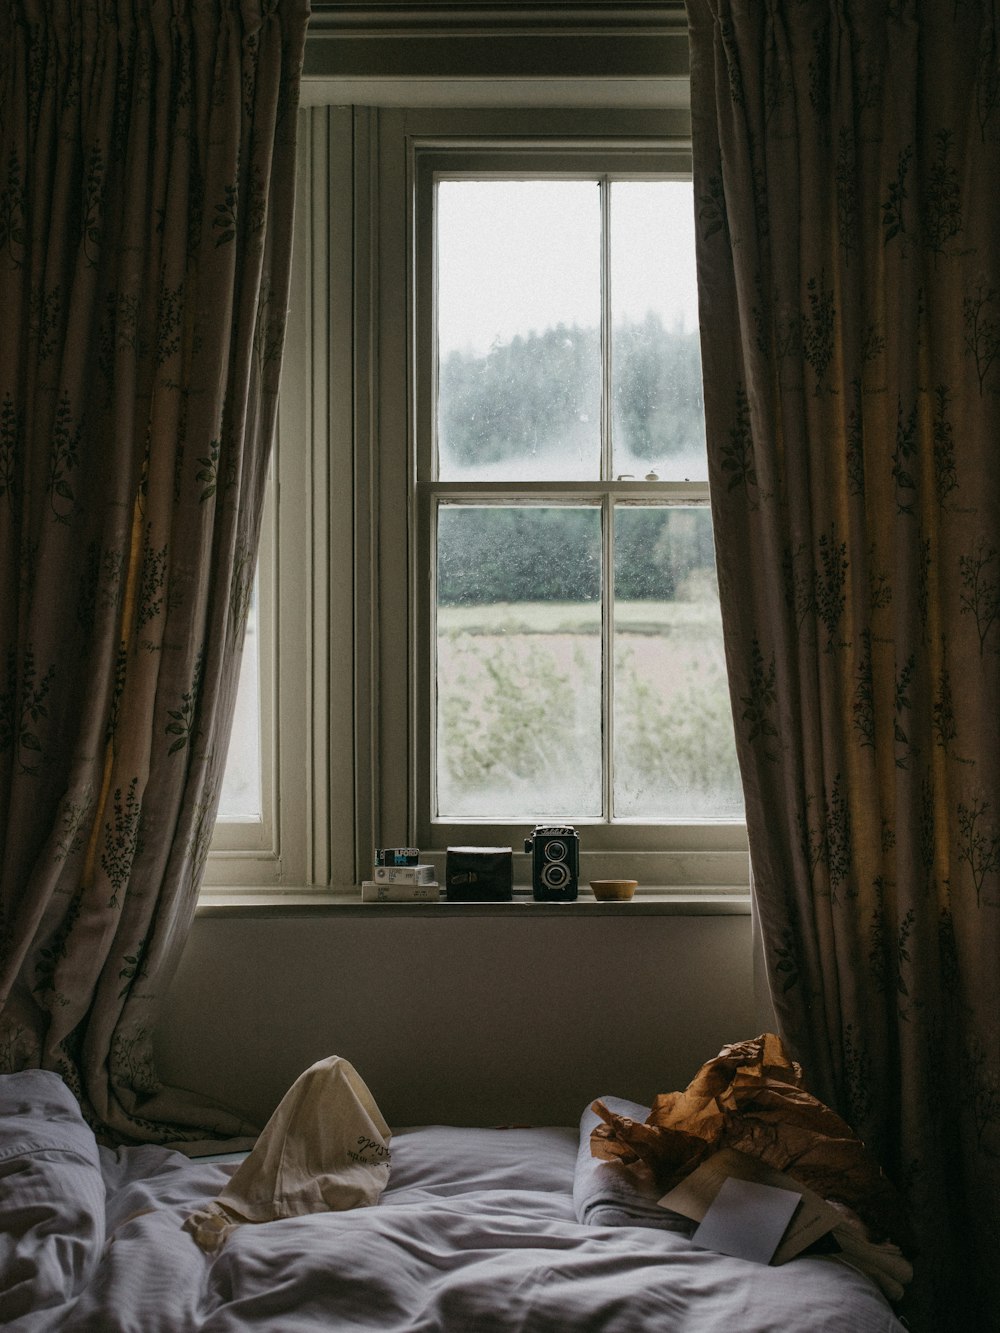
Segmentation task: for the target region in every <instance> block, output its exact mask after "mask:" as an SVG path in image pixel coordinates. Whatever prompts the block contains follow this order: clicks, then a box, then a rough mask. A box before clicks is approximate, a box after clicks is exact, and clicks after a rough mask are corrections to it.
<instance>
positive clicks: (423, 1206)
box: [0, 1071, 903, 1333]
mask: <svg viewBox="0 0 1000 1333" xmlns="http://www.w3.org/2000/svg"><path fill="white" fill-rule="evenodd" d="M588 1114H590V1112H589V1111H588V1110H587V1109H586V1108H584V1111H583V1117H582V1122H581V1123H582V1126H583V1133H581V1126H580V1125H578V1126H566V1127H538V1128H497V1129H483V1128H460V1127H451V1126H445V1125H429V1126H419V1127H411V1128H403V1129H399V1130H396V1131H395V1132H394V1133H393V1134H392V1139H391V1151H392V1160H391V1169H390V1172H389V1177H388V1184H387V1186H386V1188H385V1189H384V1191H383V1192H382V1193H381V1197H380V1198H379V1200H378V1202H377V1203H375V1204H374V1205H372V1206H368V1207H359V1208H352V1209H350V1210H347V1211H323V1212H316V1213H312V1214H310V1215H307V1216H294V1217H288V1218H285V1219H282V1220H278V1221H272V1222H267V1223H265V1224H262V1225H242V1226H238V1227H236V1228H235V1229H234V1230H233V1232H232V1233H231V1234H230V1235H228V1236H227V1238H226V1241H225V1243H224V1244H222V1245H221V1246H220V1248H219V1249H218V1250H217V1251H216V1252H215V1253H206V1252H205V1251H204V1250H203V1249H202V1248H200V1247H199V1245H198V1244H197V1243H196V1242H195V1240H194V1239H193V1238H192V1235H191V1234H190V1233H189V1231H187V1230H185V1228H184V1223H185V1220H186V1219H188V1218H189V1217H190V1215H191V1214H192V1213H194V1212H196V1211H197V1210H198V1209H199V1208H202V1207H204V1206H205V1205H206V1203H207V1202H208V1201H210V1200H212V1199H214V1198H215V1196H216V1195H218V1194H219V1193H220V1190H222V1189H223V1187H224V1186H225V1185H226V1183H227V1181H229V1180H230V1178H231V1177H232V1176H233V1173H234V1172H235V1171H236V1170H237V1165H238V1163H239V1162H240V1160H241V1159H240V1157H239V1156H230V1157H223V1158H221V1159H220V1158H202V1159H191V1158H189V1157H186V1156H184V1155H182V1154H181V1153H179V1152H176V1151H173V1150H171V1149H169V1148H162V1147H154V1146H140V1147H127V1148H119V1149H116V1150H115V1149H110V1148H106V1147H103V1146H98V1144H97V1142H96V1141H95V1138H94V1135H93V1133H92V1132H91V1130H90V1129H89V1128H88V1126H87V1125H86V1124H85V1122H84V1120H83V1119H82V1117H81V1115H80V1112H79V1108H78V1105H77V1103H76V1101H75V1099H74V1098H73V1096H72V1094H71V1093H70V1092H69V1090H68V1089H67V1088H66V1087H65V1085H64V1084H63V1083H62V1082H61V1080H60V1079H59V1078H58V1077H57V1076H56V1075H54V1074H51V1073H46V1072H42V1071H27V1072H24V1073H20V1074H10V1075H4V1076H0V1323H2V1324H3V1325H4V1326H5V1327H9V1328H12V1329H16V1330H24V1331H25V1333H35V1331H36V1330H49V1329H59V1330H76V1329H80V1330H99V1331H100V1333H111V1331H112V1330H137V1331H138V1330H141V1333H159V1331H160V1330H163V1331H164V1333H166V1331H167V1330H170V1331H171V1333H174V1331H176V1330H205V1333H208V1331H209V1330H211V1331H212V1333H221V1331H222V1330H233V1331H235V1330H253V1329H268V1330H277V1331H279V1333H294V1331H295V1330H300V1329H301V1330H307V1329H319V1330H331V1329H332V1330H352V1329H380V1330H427V1331H430V1330H460V1331H464V1330H473V1331H474V1333H493V1331H494V1330H495V1331H496V1333H500V1330H504V1331H507V1330H515V1329H516V1330H524V1331H525V1333H543V1331H544V1330H609V1331H610V1330H621V1331H622V1333H644V1331H645V1330H654V1329H655V1330H657V1331H658V1333H662V1331H663V1330H672V1329H679V1330H684V1333H699V1330H706V1331H707V1330H713V1331H714V1330H721V1329H736V1328H738V1329H740V1330H743V1331H744V1333H754V1331H755V1330H760V1331H761V1333H763V1330H775V1329H781V1330H782V1333H794V1331H795V1330H798V1329H801V1330H809V1333H834V1331H835V1330H842V1331H843V1333H869V1331H871V1333H876V1331H877V1333H903V1325H902V1324H901V1323H899V1321H898V1320H897V1319H896V1318H895V1316H894V1315H893V1313H892V1310H891V1307H890V1305H889V1303H888V1302H887V1300H886V1299H885V1298H884V1296H883V1295H882V1293H881V1292H880V1291H879V1289H878V1288H877V1286H876V1285H875V1284H874V1283H873V1282H872V1281H870V1280H869V1278H868V1277H866V1276H865V1275H864V1274H863V1273H861V1272H859V1271H857V1270H856V1269H855V1268H853V1267H852V1266H850V1265H849V1264H847V1263H845V1262H843V1261H842V1260H841V1259H838V1258H836V1257H830V1256H808V1257H800V1258H797V1259H794V1260H793V1261H792V1262H790V1263H787V1264H784V1265H783V1266H781V1267H771V1266H764V1265H761V1264H755V1263H750V1262H746V1261H744V1260H739V1259H734V1258H727V1257H726V1256H724V1255H720V1254H716V1253H712V1252H709V1251H707V1250H703V1249H698V1248H697V1247H695V1246H694V1245H693V1244H692V1241H691V1234H690V1232H691V1228H690V1225H685V1224H683V1223H681V1222H677V1221H676V1220H675V1221H673V1222H671V1221H670V1220H669V1216H668V1220H667V1221H666V1223H665V1225H664V1224H661V1225H644V1224H640V1225H632V1224H626V1225H621V1224H620V1223H621V1221H622V1218H621V1217H616V1216H615V1200H614V1199H613V1198H599V1197H597V1196H596V1195H595V1193H594V1189H593V1184H592V1182H593V1179H594V1176H593V1171H594V1165H593V1160H592V1158H591V1155H590V1151H589V1142H588V1138H589V1133H588V1131H587V1115H588ZM581 1218H584V1219H585V1220H581ZM639 1220H640V1221H641V1220H642V1219H639ZM625 1221H626V1223H630V1219H628V1218H625ZM656 1221H657V1219H656V1218H653V1219H652V1222H653V1223H655V1222H656Z"/></svg>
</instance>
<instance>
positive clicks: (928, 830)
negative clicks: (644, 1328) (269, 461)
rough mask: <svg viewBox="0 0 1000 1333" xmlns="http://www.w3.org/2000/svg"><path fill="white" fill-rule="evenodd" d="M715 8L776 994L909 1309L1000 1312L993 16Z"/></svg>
mask: <svg viewBox="0 0 1000 1333" xmlns="http://www.w3.org/2000/svg"><path fill="white" fill-rule="evenodd" d="M688 13H689V19H690V23H691V29H692V33H691V41H692V57H691V59H692V66H691V89H692V100H693V117H694V121H693V125H694V130H693V133H694V162H695V196H696V211H697V222H698V244H699V260H698V264H699V286H700V301H701V320H702V345H703V365H704V375H705V394H706V413H707V421H708V432H709V451H710V460H711V462H710V468H711V484H712V496H713V499H712V505H713V515H714V522H715V531H716V542H717V548H718V565H719V580H720V591H721V597H722V602H723V618H724V626H725V634H726V644H727V655H728V664H729V673H730V682H731V695H732V703H733V710H734V717H735V720H736V727H737V738H738V748H739V754H740V763H741V769H742V774H743V780H744V787H745V792H746V806H747V821H748V829H749V838H750V851H751V861H752V866H753V875H754V893H755V907H756V910H757V913H758V917H759V922H760V927H761V932H762V936H763V941H764V948H765V953H766V962H767V970H768V975H769V981H770V988H771V993H772V996H773V999H774V1003H775V1007H776V1012H777V1015H778V1021H779V1025H780V1028H781V1032H782V1035H783V1036H784V1037H785V1039H786V1040H787V1041H788V1043H789V1045H790V1046H791V1047H792V1049H793V1050H794V1052H795V1054H796V1055H797V1057H798V1058H799V1059H801V1060H802V1061H803V1063H804V1065H805V1069H806V1074H807V1081H808V1082H809V1084H810V1086H811V1089H812V1090H813V1091H814V1092H815V1093H816V1094H817V1095H819V1096H821V1097H822V1098H823V1099H824V1100H826V1101H828V1102H829V1103H831V1104H832V1105H833V1106H834V1107H836V1108H837V1109H838V1110H839V1111H840V1112H841V1113H842V1114H843V1115H844V1116H845V1117H846V1118H847V1119H848V1120H849V1121H850V1122H851V1123H852V1124H853V1125H854V1126H855V1127H856V1128H857V1129H858V1130H859V1132H860V1133H861V1134H862V1136H863V1137H864V1138H865V1139H866V1140H867V1141H868V1143H869V1145H870V1146H871V1147H872V1148H873V1149H874V1151H875V1152H876V1154H877V1156H878V1157H879V1158H880V1160H881V1161H882V1163H883V1165H884V1166H885V1168H886V1169H887V1170H888V1172H889V1173H890V1175H891V1176H892V1177H894V1179H895V1181H896V1183H897V1184H898V1185H899V1187H900V1188H901V1189H902V1190H903V1192H904V1194H905V1197H906V1199H907V1201H908V1204H909V1207H910V1211H911V1214H912V1218H913V1222H914V1226H915V1230H916V1237H917V1244H918V1253H917V1271H918V1278H919V1280H918V1282H917V1283H915V1291H914V1298H913V1318H914V1321H915V1325H916V1326H927V1327H933V1328H934V1329H935V1330H944V1329H948V1328H952V1327H955V1328H958V1327H970V1328H971V1327H976V1328H987V1327H997V1324H996V1322H995V1321H996V1320H997V1314H996V1305H995V1299H994V1300H993V1301H990V1302H989V1303H987V1287H988V1286H992V1285H995V1269H996V1259H997V1256H998V1255H1000V1005H998V998H1000V996H998V972H1000V789H998V776H1000V744H998V741H1000V724H998V718H1000V672H998V664H1000V453H998V441H1000V190H998V188H997V183H998V182H1000V61H998V37H1000V34H998V16H997V10H996V7H995V5H994V4H992V3H991V2H990V0H948V3H946V4H945V3H942V4H936V5H932V4H918V3H916V0H893V3H889V4H885V5H881V4H879V5H876V4H872V3H870V0H837V3H833V0H798V2H797V3H792V0H688ZM921 1284H922V1289H921ZM994 1297H995V1293H994ZM932 1311H933V1313H932ZM991 1320H992V1321H994V1322H992V1323H991V1322H990V1321H991Z"/></svg>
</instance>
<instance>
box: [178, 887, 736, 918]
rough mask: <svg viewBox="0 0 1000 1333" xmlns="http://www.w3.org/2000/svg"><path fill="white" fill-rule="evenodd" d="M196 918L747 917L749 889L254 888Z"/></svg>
mask: <svg viewBox="0 0 1000 1333" xmlns="http://www.w3.org/2000/svg"><path fill="white" fill-rule="evenodd" d="M195 911H196V915H197V916H229V915H237V916H256V915H257V914H258V913H266V914H267V915H268V916H292V917H295V916H313V915H333V914H336V915H338V916H350V917H359V916H365V917H372V918H375V917H379V916H390V917H393V918H398V917H419V918H423V919H427V918H431V917H437V918H440V919H449V920H454V919H456V918H458V917H470V916H477V917H507V918H508V919H520V920H527V919H531V918H537V917H541V916H562V917H567V918H570V917H572V918H575V919H577V920H584V919H587V920H590V919H593V918H594V917H628V916H748V915H749V913H750V895H749V893H740V892H733V891H732V890H731V889H726V890H722V891H719V892H711V891H708V892H706V891H703V890H695V891H693V892H691V891H685V890H683V889H673V890H667V889H646V890H645V891H644V892H641V893H637V894H636V896H635V897H634V898H632V899H630V900H628V901H626V902H598V901H597V900H596V899H595V898H594V896H593V894H592V893H590V892H589V890H581V893H580V896H579V898H578V899H577V900H576V902H572V903H537V902H535V901H534V899H533V898H532V897H531V896H530V894H525V893H517V892H515V896H514V899H513V901H512V902H500V903H466V902H446V901H445V900H444V899H442V900H441V901H440V902H436V903H363V902H362V901H361V891H360V889H355V890H354V891H352V892H343V893H331V892H329V891H328V890H327V891H323V890H319V891H315V892H309V891H308V890H300V891H299V892H294V893H291V892H290V893H274V892H273V891H272V892H254V891H253V890H247V891H245V892H244V891H240V890H229V891H227V892H224V893H219V892H212V891H206V892H204V893H202V895H201V897H200V898H199V900H198V906H197V908H196V909H195Z"/></svg>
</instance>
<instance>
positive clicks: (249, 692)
mask: <svg viewBox="0 0 1000 1333" xmlns="http://www.w3.org/2000/svg"><path fill="white" fill-rule="evenodd" d="M262 807H263V802H262V799H261V790H260V681H259V673H258V656H257V582H256V580H254V586H253V596H252V598H251V602H250V611H249V613H248V615H247V628H246V636H245V638H244V640H243V661H242V663H241V665H240V684H239V689H238V690H237V693H236V708H235V712H234V714H233V730H232V734H231V735H230V738H229V753H228V755H227V756H226V773H225V777H224V778H223V780H222V794H221V796H220V797H219V814H218V818H219V819H220V820H238V819H239V820H246V819H260V818H261V816H262Z"/></svg>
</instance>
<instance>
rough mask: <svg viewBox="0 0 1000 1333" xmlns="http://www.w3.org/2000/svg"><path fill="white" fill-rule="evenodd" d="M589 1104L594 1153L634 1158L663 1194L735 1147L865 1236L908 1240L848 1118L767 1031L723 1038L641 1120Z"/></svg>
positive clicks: (885, 1183) (894, 1202)
mask: <svg viewBox="0 0 1000 1333" xmlns="http://www.w3.org/2000/svg"><path fill="white" fill-rule="evenodd" d="M594 1110H595V1111H596V1112H597V1114H598V1115H599V1116H600V1118H601V1120H602V1122H603V1123H602V1124H600V1125H598V1126H597V1127H596V1128H595V1129H594V1131H593V1133H592V1135H591V1150H592V1152H593V1153H594V1156H595V1157H599V1158H604V1159H608V1160H610V1159H617V1160H619V1161H620V1162H622V1163H623V1164H625V1165H629V1164H630V1163H633V1162H640V1163H642V1164H643V1165H644V1166H645V1167H646V1168H648V1169H649V1170H650V1171H651V1172H652V1173H653V1176H654V1177H655V1179H656V1183H657V1185H658V1186H659V1187H660V1189H661V1192H663V1193H665V1192H666V1191H667V1190H669V1189H671V1188H673V1186H674V1185H676V1184H678V1183H679V1182H680V1181H681V1180H683V1179H684V1177H685V1176H687V1175H690V1173H691V1172H692V1171H693V1170H694V1169H695V1168H696V1167H697V1166H699V1165H700V1164H701V1163H702V1162H703V1161H704V1160H705V1159H706V1158H707V1157H708V1156H709V1155H710V1154H711V1153H713V1152H717V1151H718V1150H719V1149H720V1148H735V1149H736V1150H737V1151H739V1152H743V1153H746V1154H747V1155H748V1156H749V1157H756V1158H758V1159H759V1160H760V1161H762V1162H764V1163H766V1165H768V1166H770V1167H773V1168H774V1169H775V1170H776V1171H784V1172H785V1173H786V1174H787V1175H789V1176H792V1177H793V1178H794V1179H795V1180H797V1181H799V1182H800V1183H801V1184H803V1185H805V1186H807V1187H808V1188H809V1189H811V1190H812V1191H813V1192H814V1193H815V1194H818V1195H819V1196H820V1198H822V1199H826V1200H828V1201H829V1202H831V1203H836V1204H839V1205H841V1208H842V1209H846V1210H849V1212H850V1213H853V1214H854V1215H856V1217H857V1218H859V1219H860V1221H861V1222H862V1223H863V1224H864V1227H865V1228H867V1233H868V1238H869V1239H870V1240H872V1241H874V1242H876V1243H880V1242H883V1241H891V1242H893V1243H895V1244H898V1245H902V1246H903V1248H904V1249H905V1248H906V1246H907V1244H908V1242H909V1239H910V1228H909V1223H908V1220H907V1217H906V1214H905V1211H904V1209H903V1205H902V1201H901V1199H900V1198H899V1196H898V1194H897V1192H896V1190H895V1189H894V1188H893V1186H892V1184H891V1183H890V1181H889V1180H888V1178H887V1177H886V1176H885V1175H884V1173H883V1172H882V1170H881V1168H880V1167H879V1165H878V1163H877V1162H876V1161H875V1159H874V1158H873V1157H872V1155H871V1154H870V1153H869V1151H868V1150H867V1148H866V1147H865V1145H864V1144H863V1143H862V1142H861V1140H860V1139H859V1138H858V1137H857V1135H856V1134H855V1133H854V1131H853V1130H852V1129H851V1128H850V1126H849V1125H848V1124H846V1122H845V1121H843V1120H842V1119H841V1118H840V1116H838V1115H837V1114H836V1113H835V1112H834V1111H832V1110H831V1109H830V1108H829V1107H828V1106H824V1105H823V1103H822V1102H820V1101H817V1099H816V1098H815V1097H813V1096H811V1094H810V1093H809V1092H807V1091H806V1089H805V1086H804V1083H803V1074H802V1068H801V1066H800V1065H798V1064H797V1063H796V1062H795V1061H793V1060H791V1059H790V1058H789V1056H788V1054H787V1052H786V1051H785V1048H784V1046H783V1045H782V1043H781V1040H780V1038H778V1037H776V1036H775V1035H774V1034H773V1033H764V1034H762V1035H761V1036H759V1037H755V1038H753V1039H752V1040H750V1041H743V1042H735V1043H733V1044H732V1045H729V1046H724V1047H723V1049H722V1050H721V1051H720V1052H719V1054H718V1055H717V1056H716V1057H715V1058H714V1059H712V1060H709V1061H707V1062H706V1063H705V1064H704V1065H702V1067H701V1069H699V1071H698V1073H697V1074H696V1075H695V1076H694V1078H693V1079H692V1080H691V1082H690V1083H689V1084H688V1086H687V1087H686V1088H685V1089H684V1091H683V1092H667V1093H662V1094H661V1095H659V1096H658V1097H657V1098H656V1099H655V1100H654V1102H653V1105H652V1108H651V1110H650V1113H649V1115H648V1117H647V1118H646V1119H645V1121H642V1122H639V1121H636V1120H634V1119H632V1118H629V1117H626V1116H622V1115H618V1114H616V1113H615V1111H614V1110H613V1109H611V1108H610V1107H608V1106H606V1105H603V1104H602V1103H600V1102H597V1103H595V1104H594Z"/></svg>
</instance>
